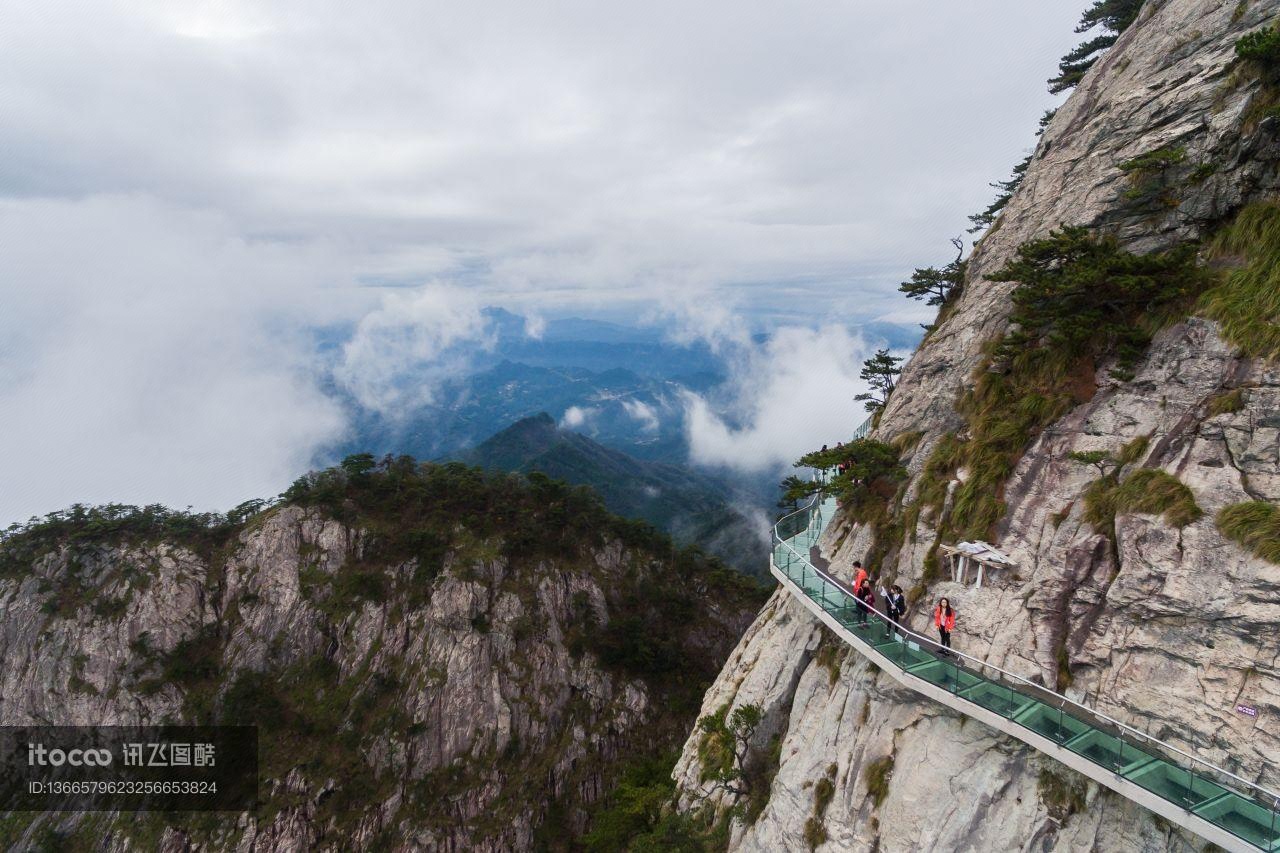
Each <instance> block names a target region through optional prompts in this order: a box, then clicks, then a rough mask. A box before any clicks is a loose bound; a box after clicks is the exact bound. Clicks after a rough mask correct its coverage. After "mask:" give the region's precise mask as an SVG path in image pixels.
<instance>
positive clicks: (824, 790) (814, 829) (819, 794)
mask: <svg viewBox="0 0 1280 853" xmlns="http://www.w3.org/2000/svg"><path fill="white" fill-rule="evenodd" d="M836 770H837V768H836V765H835V764H831V765H829V766H828V767H827V772H826V775H824V776H823V777H822V778H821V779H819V780H818V782H817V784H815V785H814V786H813V814H812V815H810V816H809V819H808V820H806V821H805V822H804V840H805V843H806V844H807V845H809V849H810V850H816V849H818V848H819V847H821V846H822V845H823V844H825V843H826V842H827V827H826V824H825V823H824V820H825V818H826V816H827V808H828V807H829V806H830V805H831V800H832V798H833V797H834V796H835V794H836V783H835V778H836Z"/></svg>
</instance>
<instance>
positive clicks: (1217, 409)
mask: <svg viewBox="0 0 1280 853" xmlns="http://www.w3.org/2000/svg"><path fill="white" fill-rule="evenodd" d="M1243 408H1244V391H1243V390H1242V389H1240V388H1236V389H1235V390H1233V391H1223V392H1222V393H1221V394H1216V395H1214V397H1213V398H1212V399H1210V400H1209V405H1208V411H1209V417H1217V416H1218V415H1232V414H1235V413H1236V412H1238V411H1240V410H1241V409H1243Z"/></svg>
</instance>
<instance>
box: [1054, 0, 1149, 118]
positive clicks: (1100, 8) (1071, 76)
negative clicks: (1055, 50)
mask: <svg viewBox="0 0 1280 853" xmlns="http://www.w3.org/2000/svg"><path fill="white" fill-rule="evenodd" d="M1142 3H1143V0H1096V2H1094V4H1093V5H1092V6H1090V7H1089V8H1088V9H1086V10H1085V13H1084V14H1083V15H1082V16H1081V17H1080V23H1079V24H1078V25H1077V26H1076V32H1077V33H1087V32H1089V31H1090V30H1093V29H1094V28H1096V27H1101V28H1102V30H1103V32H1102V33H1100V34H1098V35H1096V36H1094V37H1093V38H1091V39H1089V40H1088V41H1085V42H1083V43H1081V44H1080V45H1079V46H1077V47H1076V49H1075V50H1073V51H1071V52H1070V53H1068V54H1067V55H1066V56H1064V57H1062V61H1061V62H1059V63H1058V76H1057V77H1054V78H1053V79H1052V80H1050V81H1049V91H1050V92H1052V93H1053V94H1055V95H1056V94H1058V93H1059V92H1065V91H1067V90H1068V89H1071V88H1073V87H1075V86H1076V85H1077V84H1079V82H1080V81H1081V80H1082V79H1083V78H1084V75H1085V74H1086V73H1087V72H1088V70H1089V69H1090V68H1092V67H1093V64H1094V63H1095V62H1097V61H1098V60H1099V59H1100V58H1101V57H1102V54H1103V53H1104V52H1106V51H1107V50H1109V49H1110V48H1111V46H1112V45H1114V44H1115V43H1116V41H1117V40H1118V39H1119V38H1120V34H1121V33H1123V32H1124V31H1125V30H1127V29H1128V28H1129V26H1130V25H1131V24H1132V23H1133V22H1134V21H1136V20H1137V19H1138V13H1139V12H1141V11H1142Z"/></svg>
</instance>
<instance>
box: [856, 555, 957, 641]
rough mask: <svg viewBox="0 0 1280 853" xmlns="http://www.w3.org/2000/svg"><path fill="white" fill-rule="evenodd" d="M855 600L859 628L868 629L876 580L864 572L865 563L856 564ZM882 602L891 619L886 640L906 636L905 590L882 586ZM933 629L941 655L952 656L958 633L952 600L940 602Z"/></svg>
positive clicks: (886, 627)
mask: <svg viewBox="0 0 1280 853" xmlns="http://www.w3.org/2000/svg"><path fill="white" fill-rule="evenodd" d="M853 598H854V601H855V602H856V603H857V618H858V624H859V625H866V624H867V623H868V622H869V621H870V619H871V613H872V612H873V611H874V610H875V607H876V592H875V578H873V577H871V574H870V572H868V571H867V570H866V569H865V568H863V566H862V561H861V560H855V561H854V563H853ZM880 598H881V599H882V600H883V601H884V606H885V612H884V615H885V616H887V617H888V622H887V623H886V624H885V636H886V637H887V636H889V634H890V633H892V632H897V633H899V634H903V632H904V631H905V629H904V628H903V625H902V620H903V618H904V617H905V616H906V614H907V598H906V596H905V595H903V594H902V587H900V586H898V585H897V584H894V585H892V586H890V587H889V588H888V589H886V588H885V587H883V586H882V587H880ZM933 627H934V628H935V629H937V631H938V640H939V645H940V648H939V650H938V652H939V654H943V655H949V654H951V632H952V631H954V630H955V629H956V610H955V608H954V607H952V606H951V599H949V598H946V597H943V598H941V599H939V600H938V603H937V605H936V606H935V607H934V608H933ZM904 636H905V635H904Z"/></svg>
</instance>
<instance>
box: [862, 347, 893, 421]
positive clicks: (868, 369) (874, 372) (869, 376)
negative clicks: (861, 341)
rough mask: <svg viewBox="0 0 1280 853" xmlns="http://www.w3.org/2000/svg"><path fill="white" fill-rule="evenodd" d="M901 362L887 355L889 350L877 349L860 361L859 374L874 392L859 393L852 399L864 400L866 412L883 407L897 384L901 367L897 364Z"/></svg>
mask: <svg viewBox="0 0 1280 853" xmlns="http://www.w3.org/2000/svg"><path fill="white" fill-rule="evenodd" d="M901 363H902V359H901V358H899V357H897V356H893V355H889V350H887V349H882V350H879V351H877V352H876V354H875V355H873V356H872V357H871V358H869V359H867V360H866V361H864V362H863V363H862V373H860V374H859V376H860V377H861V378H862V380H863V381H864V382H866V383H867V384H869V385H870V386H871V389H872V392H874V393H872V392H868V393H866V394H859V395H858V396H856V397H854V398H853V399H855V400H857V401H859V402H865V403H866V404H867V411H868V412H878V411H880V410H881V409H883V408H884V406H885V404H886V403H888V402H889V395H890V394H892V393H893V389H894V388H896V387H897V385H898V375H899V374H901V373H902V368H901V367H899V366H898V365H900V364H901Z"/></svg>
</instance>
